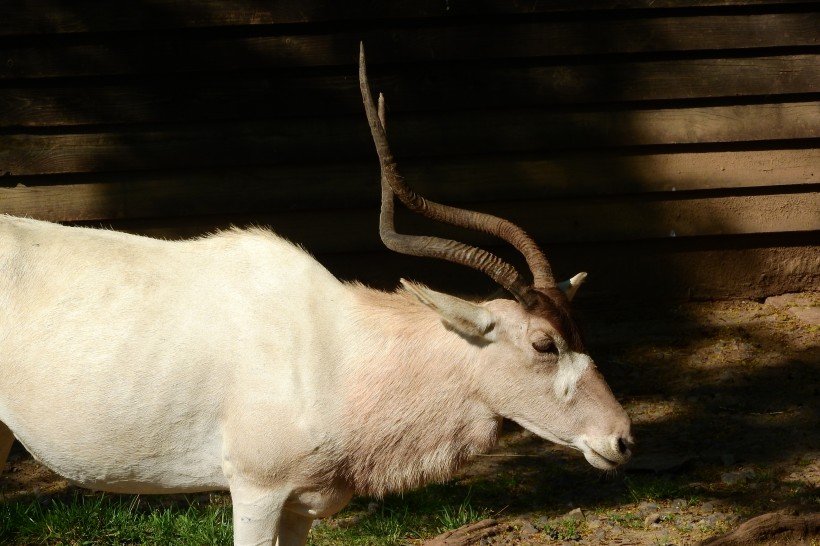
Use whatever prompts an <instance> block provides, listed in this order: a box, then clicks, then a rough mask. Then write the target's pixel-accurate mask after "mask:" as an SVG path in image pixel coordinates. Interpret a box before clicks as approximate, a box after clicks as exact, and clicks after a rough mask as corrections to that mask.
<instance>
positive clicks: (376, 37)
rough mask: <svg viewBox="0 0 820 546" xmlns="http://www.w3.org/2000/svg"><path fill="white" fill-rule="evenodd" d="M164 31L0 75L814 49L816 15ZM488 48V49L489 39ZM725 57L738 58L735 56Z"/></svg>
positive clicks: (24, 48)
mask: <svg viewBox="0 0 820 546" xmlns="http://www.w3.org/2000/svg"><path fill="white" fill-rule="evenodd" d="M275 28H276V27H272V30H271V33H272V34H271V35H256V34H253V35H245V36H243V35H239V36H237V35H233V34H229V35H225V34H224V33H213V34H195V35H191V34H184V33H183V34H180V33H167V34H156V35H153V34H151V35H146V36H141V37H139V38H138V39H137V38H135V37H134V36H132V35H123V36H117V35H114V36H109V35H99V36H95V37H91V38H89V39H85V40H82V41H80V42H79V43H74V42H71V41H70V42H66V43H60V41H56V42H55V41H53V40H48V41H44V42H42V43H40V42H36V41H35V42H28V41H27V42H24V44H15V43H14V42H10V43H7V44H4V45H3V46H2V47H0V59H4V62H3V63H0V80H3V79H30V78H53V77H78V76H100V75H108V76H111V75H133V74H167V73H178V72H213V71H219V70H221V71H225V70H230V71H236V70H273V69H283V68H294V67H329V66H333V67H344V68H348V67H349V68H350V73H351V74H354V73H355V71H354V67H355V64H356V62H357V61H358V50H359V42H360V41H364V43H365V44H366V46H367V49H368V62H369V63H370V64H371V65H374V66H377V65H380V64H385V63H411V62H412V63H417V62H429V61H436V62H464V61H486V60H491V59H495V60H501V59H541V58H550V57H561V58H564V57H567V56H578V55H611V54H629V53H659V52H693V51H721V52H722V56H730V54H729V52H730V51H731V50H735V51H739V50H747V49H751V48H756V49H760V48H779V47H790V48H792V47H800V46H816V45H817V44H818V43H820V11H818V12H817V13H797V14H795V13H776V14H752V15H748V14H747V15H738V16H732V15H723V16H700V17H697V16H694V17H661V18H645V19H634V20H633V19H620V18H615V19H611V20H599V19H591V20H581V21H574V20H570V21H566V20H557V21H553V20H538V21H521V22H519V21H510V22H506V21H494V20H491V21H487V22H479V23H475V22H473V23H470V24H454V25H438V24H436V25H432V26H427V27H424V26H421V27H412V28H406V27H398V28H389V27H388V28H384V27H380V28H377V29H372V30H361V29H357V30H354V31H339V32H332V31H331V32H325V33H315V34H314V33H310V34H289V35H279V34H278V33H276V32H277V31H276V30H275ZM488 43H491V44H493V46H492V47H487V44H488ZM731 56H737V54H736V53H735V54H734V55H731Z"/></svg>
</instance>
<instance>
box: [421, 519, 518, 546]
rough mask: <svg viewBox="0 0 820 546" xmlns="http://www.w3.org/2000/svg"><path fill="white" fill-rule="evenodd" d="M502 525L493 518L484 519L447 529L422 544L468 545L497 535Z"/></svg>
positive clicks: (437, 545) (426, 545)
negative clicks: (454, 528) (452, 529)
mask: <svg viewBox="0 0 820 546" xmlns="http://www.w3.org/2000/svg"><path fill="white" fill-rule="evenodd" d="M503 529H504V526H503V525H502V524H500V523H499V522H498V521H496V520H494V519H484V520H481V521H479V522H477V523H471V524H470V525H465V526H463V527H459V528H458V529H456V530H454V531H447V532H446V533H442V534H440V535H439V536H437V537H435V538H431V539H430V540H428V541H426V542H425V543H424V544H423V546H470V545H472V544H478V543H479V542H480V541H481V539H482V538H487V537H491V536H493V535H497V534H498V533H500V532H501V531H502V530H503Z"/></svg>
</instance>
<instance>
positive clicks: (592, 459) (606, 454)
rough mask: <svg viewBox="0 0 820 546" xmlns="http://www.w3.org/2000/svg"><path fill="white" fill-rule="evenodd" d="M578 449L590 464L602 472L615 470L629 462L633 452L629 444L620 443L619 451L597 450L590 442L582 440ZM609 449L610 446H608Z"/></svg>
mask: <svg viewBox="0 0 820 546" xmlns="http://www.w3.org/2000/svg"><path fill="white" fill-rule="evenodd" d="M579 444H580V445H578V446H577V448H578V449H579V450H580V451H581V452H582V453H583V454H584V458H585V459H586V460H587V462H588V463H589V464H591V465H592V466H594V467H595V468H598V469H600V470H614V469H615V468H617V467H619V466H620V465H622V464H624V463H626V462H627V461H629V459H630V458H631V457H632V450H631V449H630V448H629V444H628V443H623V444H622V443H621V441H620V440H619V441H618V449H617V450H615V449H606V450H602V449H595V448H594V447H592V446H591V445H590V442H588V441H585V440H582V441H581V442H579ZM606 447H609V446H606Z"/></svg>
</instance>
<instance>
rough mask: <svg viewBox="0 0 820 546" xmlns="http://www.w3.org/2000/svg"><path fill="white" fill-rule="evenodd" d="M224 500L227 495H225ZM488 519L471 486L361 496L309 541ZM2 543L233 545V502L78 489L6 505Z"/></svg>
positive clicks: (381, 537)
mask: <svg viewBox="0 0 820 546" xmlns="http://www.w3.org/2000/svg"><path fill="white" fill-rule="evenodd" d="M219 498H220V499H221V497H219ZM488 516H489V511H488V510H487V509H485V508H481V507H480V506H479V505H477V503H476V501H474V500H473V493H472V490H471V489H470V488H469V487H466V486H460V485H456V484H443V485H431V486H428V487H425V488H423V489H421V490H418V491H414V492H412V493H408V494H406V495H404V496H391V497H387V498H385V499H384V500H374V499H367V498H359V499H356V500H354V501H353V502H352V503H351V504H350V506H349V507H348V508H346V509H345V510H343V511H342V512H341V513H340V514H338V515H337V516H336V517H334V518H332V519H331V520H328V521H325V522H322V523H321V524H319V525H317V526H316V527H315V528H314V529H313V531H312V532H311V536H310V540H309V542H308V544H310V545H311V546H330V545H338V544H345V545H351V546H356V545H362V546H364V545H368V546H370V545H372V546H392V545H398V544H404V543H406V541H407V540H408V539H413V538H425V537H429V536H433V535H435V534H438V533H440V532H443V531H445V530H449V529H455V528H458V527H460V526H462V525H465V524H468V523H473V522H475V521H479V520H481V519H483V518H485V517H488ZM0 544H3V545H8V546H24V545H25V546H29V545H43V546H97V545H100V546H102V545H106V546H125V545H129V546H130V545H157V546H159V545H163V546H165V545H173V546H175V545H179V546H182V545H185V546H189V545H199V544H209V545H211V544H213V545H226V546H228V545H231V544H233V542H232V525H231V507H230V504H229V503H227V502H221V501H220V500H218V499H217V500H216V502H209V501H207V500H206V501H203V502H200V501H198V500H196V499H189V498H187V497H170V498H169V497H161V496H160V497H154V496H150V497H145V496H143V497H140V496H118V495H106V494H99V493H89V492H85V491H79V490H74V491H73V492H72V493H70V494H68V495H65V496H64V497H62V498H54V499H50V500H45V501H41V500H37V499H33V498H28V499H22V500H8V501H0Z"/></svg>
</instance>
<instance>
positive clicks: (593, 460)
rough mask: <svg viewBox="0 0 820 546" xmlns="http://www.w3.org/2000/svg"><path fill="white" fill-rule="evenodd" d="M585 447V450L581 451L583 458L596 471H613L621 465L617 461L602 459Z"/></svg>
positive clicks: (602, 457)
mask: <svg viewBox="0 0 820 546" xmlns="http://www.w3.org/2000/svg"><path fill="white" fill-rule="evenodd" d="M585 447H586V449H581V453H583V454H584V458H585V459H586V460H587V462H588V463H589V464H591V465H592V466H594V467H595V468H597V469H598V470H615V469H616V468H618V466H620V465H621V464H622V463H621V462H619V461H613V460H612V459H608V458H607V457H604V456H603V455H601V454H600V453H598V452H597V451H595V450H594V449H592V448H591V447H589V446H585ZM624 462H625V461H624Z"/></svg>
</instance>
